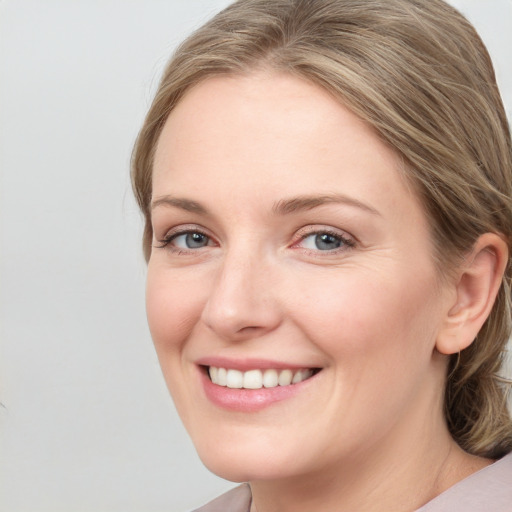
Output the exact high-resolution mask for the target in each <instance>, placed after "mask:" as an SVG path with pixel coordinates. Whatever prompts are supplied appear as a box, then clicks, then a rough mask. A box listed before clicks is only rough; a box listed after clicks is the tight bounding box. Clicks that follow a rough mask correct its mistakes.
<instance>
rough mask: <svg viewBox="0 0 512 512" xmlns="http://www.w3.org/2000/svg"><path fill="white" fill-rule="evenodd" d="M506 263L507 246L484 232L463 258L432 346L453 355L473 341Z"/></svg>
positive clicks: (496, 292) (489, 306) (499, 283)
mask: <svg viewBox="0 0 512 512" xmlns="http://www.w3.org/2000/svg"><path fill="white" fill-rule="evenodd" d="M507 262H508V246H507V244H506V242H505V241H504V240H503V238H501V237H500V236H499V235H497V234H495V233H485V234H484V235H482V236H481V237H480V238H478V240H477V242H476V244H475V245H474V247H473V249H472V251H471V252H470V253H469V254H468V255H467V256H466V258H465V259H464V260H463V262H462V264H461V266H460V269H459V272H458V279H457V280H456V282H455V284H454V286H455V294H453V295H452V297H454V299H453V300H452V303H451V304H449V310H448V312H447V313H446V318H445V321H444V323H443V327H442V329H441V331H440V332H439V334H438V338H437V342H436V348H437V350H438V351H439V352H441V353H442V354H446V355H449V354H456V353H457V352H460V351H462V350H464V349H465V348H467V347H468V346H469V345H471V343H473V341H474V339H475V338H476V335H477V334H478V331H479V330H480V329H481V327H482V325H483V324H484V322H485V320H486V319H487V317H488V316H489V314H490V312H491V309H492V306H493V304H494V301H495V299H496V295H497V294H498V290H499V289H500V286H501V282H502V278H503V273H504V272H505V268H506V266H507Z"/></svg>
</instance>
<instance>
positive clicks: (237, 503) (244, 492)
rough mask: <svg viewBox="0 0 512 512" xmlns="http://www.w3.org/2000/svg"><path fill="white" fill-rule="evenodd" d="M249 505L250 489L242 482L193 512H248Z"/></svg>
mask: <svg viewBox="0 0 512 512" xmlns="http://www.w3.org/2000/svg"><path fill="white" fill-rule="evenodd" d="M250 506H251V489H250V487H249V485H248V484H242V485H239V486H238V487H235V488H234V489H231V490H230V491H228V492H227V493H225V494H222V495H221V496H219V497H218V498H215V499H214V500H213V501H210V503H207V504H206V505H204V506H203V507H201V508H198V509H196V510H195V511H194V512H227V511H229V512H249V508H250Z"/></svg>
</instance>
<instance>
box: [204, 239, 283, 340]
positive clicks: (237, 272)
mask: <svg viewBox="0 0 512 512" xmlns="http://www.w3.org/2000/svg"><path fill="white" fill-rule="evenodd" d="M270 267H271V265H270V263H269V261H268V259H267V258H265V257H264V254H263V251H262V250H261V248H260V247H258V246H257V245H256V244H254V243H253V242H248V241H247V240H246V241H245V242H244V241H240V242H239V243H237V244H234V245H232V246H231V247H230V248H229V249H228V250H226V253H225V255H224V257H223V260H222V264H221V265H220V268H219V269H218V274H217V276H216V279H215V281H214V285H213V287H212V291H211V294H210V296H209V298H208V301H207V303H206V305H205V308H204V310H203V315H202V316H203V321H204V322H205V324H206V325H207V326H208V327H209V328H210V329H212V330H213V331H215V332H216V334H217V335H219V336H220V337H222V338H226V339H229V338H233V339H240V338H245V337H250V336H259V335H262V334H264V333H265V332H267V331H269V330H272V329H273V328H275V327H276V326H277V325H278V323H279V314H278V308H277V304H276V303H275V300H274V298H273V297H274V292H275V290H273V288H272V286H271V285H270V282H269V275H270Z"/></svg>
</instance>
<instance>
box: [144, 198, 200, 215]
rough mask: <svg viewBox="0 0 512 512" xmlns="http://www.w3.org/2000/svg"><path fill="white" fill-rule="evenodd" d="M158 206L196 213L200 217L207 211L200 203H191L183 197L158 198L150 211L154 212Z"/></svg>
mask: <svg viewBox="0 0 512 512" xmlns="http://www.w3.org/2000/svg"><path fill="white" fill-rule="evenodd" d="M158 206H172V207H174V208H179V209H181V210H185V211H187V212H192V213H198V214H200V215H207V214H208V210H207V209H206V208H205V207H204V206H202V205H201V204H200V203H198V202H196V201H192V200H191V199H185V198H183V197H172V196H162V197H159V198H157V199H155V200H154V201H153V202H152V203H151V210H154V209H155V208H156V207H158Z"/></svg>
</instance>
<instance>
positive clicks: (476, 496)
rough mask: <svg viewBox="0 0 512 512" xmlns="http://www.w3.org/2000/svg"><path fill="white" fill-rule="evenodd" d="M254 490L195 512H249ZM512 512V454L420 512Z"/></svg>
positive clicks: (242, 491)
mask: <svg viewBox="0 0 512 512" xmlns="http://www.w3.org/2000/svg"><path fill="white" fill-rule="evenodd" d="M250 507H251V489H250V487H249V485H248V484H242V485H240V486H238V487H235V488H234V489H232V490H231V491H229V492H227V493H226V494H223V495H222V496H219V497H218V498H216V499H215V500H213V501H211V502H210V503H208V504H207V505H205V506H204V507H201V508H198V509H197V510H196V511H195V512H249V509H250ZM486 511H492V512H512V453H509V454H508V455H506V456H505V457H503V458H502V459H500V460H498V461H497V462H495V463H494V464H491V465H490V466H487V467H486V468H484V469H482V470H480V471H478V472H476V473H473V474H472V475H471V476H469V477H468V478H465V479H464V480H461V481H460V482H459V483H457V484H455V485H454V486H453V487H450V488H449V489H448V490H446V491H445V492H443V493H442V494H440V495H439V496H437V497H436V498H434V499H433V500H431V501H429V502H428V503H427V504H425V505H423V506H422V507H420V508H419V509H418V510H417V511H416V512H486Z"/></svg>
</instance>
